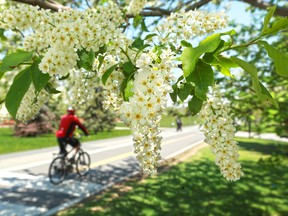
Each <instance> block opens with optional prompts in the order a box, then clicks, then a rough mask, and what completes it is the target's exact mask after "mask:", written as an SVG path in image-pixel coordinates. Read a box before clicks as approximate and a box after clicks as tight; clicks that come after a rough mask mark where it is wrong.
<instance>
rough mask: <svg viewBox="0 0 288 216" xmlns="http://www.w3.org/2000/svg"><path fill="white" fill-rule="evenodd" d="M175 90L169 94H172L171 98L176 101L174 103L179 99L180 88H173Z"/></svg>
mask: <svg viewBox="0 0 288 216" xmlns="http://www.w3.org/2000/svg"><path fill="white" fill-rule="evenodd" d="M173 90H174V91H173V92H172V93H170V94H169V95H170V98H171V100H172V101H173V102H174V103H176V101H177V95H178V88H177V87H176V88H173Z"/></svg>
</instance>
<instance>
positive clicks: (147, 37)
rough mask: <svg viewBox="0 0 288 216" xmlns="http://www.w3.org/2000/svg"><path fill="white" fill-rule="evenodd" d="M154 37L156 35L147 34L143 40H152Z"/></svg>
mask: <svg viewBox="0 0 288 216" xmlns="http://www.w3.org/2000/svg"><path fill="white" fill-rule="evenodd" d="M155 36H157V34H156V33H153V34H148V35H146V37H145V39H144V40H148V39H150V38H153V37H155Z"/></svg>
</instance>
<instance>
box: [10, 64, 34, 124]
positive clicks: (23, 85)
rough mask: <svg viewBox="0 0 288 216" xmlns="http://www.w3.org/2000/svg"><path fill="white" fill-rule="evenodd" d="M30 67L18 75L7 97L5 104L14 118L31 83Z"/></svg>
mask: <svg viewBox="0 0 288 216" xmlns="http://www.w3.org/2000/svg"><path fill="white" fill-rule="evenodd" d="M30 69H31V68H30V67H28V68H25V69H24V70H23V71H21V72H19V73H18V74H17V75H16V77H15V78H14V80H13V83H12V85H11V86H10V89H9V91H8V92H7V95H6V98H5V106H6V108H7V110H8V112H9V113H10V115H11V116H12V117H13V118H14V119H15V118H16V114H17V111H18V109H19V107H20V104H21V101H22V99H23V97H24V95H25V94H26V92H27V91H28V89H29V87H30V84H31V77H30Z"/></svg>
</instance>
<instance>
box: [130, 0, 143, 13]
mask: <svg viewBox="0 0 288 216" xmlns="http://www.w3.org/2000/svg"><path fill="white" fill-rule="evenodd" d="M146 3H147V0H131V1H130V2H129V5H128V7H127V14H129V15H133V16H135V15H137V14H139V13H140V12H141V11H142V9H143V8H144V7H145V5H146ZM126 4H128V2H127V1H126Z"/></svg>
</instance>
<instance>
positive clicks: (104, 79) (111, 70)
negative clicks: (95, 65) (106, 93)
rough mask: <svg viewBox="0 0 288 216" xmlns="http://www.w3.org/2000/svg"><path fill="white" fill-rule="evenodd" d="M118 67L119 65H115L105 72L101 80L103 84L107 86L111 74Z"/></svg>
mask: <svg viewBox="0 0 288 216" xmlns="http://www.w3.org/2000/svg"><path fill="white" fill-rule="evenodd" d="M117 65H118V64H115V65H113V66H111V67H110V68H108V69H107V70H106V71H105V73H104V74H103V75H102V78H101V80H102V83H103V84H104V85H105V84H106V82H107V80H108V78H109V76H110V74H111V73H112V72H113V71H114V70H115V68H116V67H117Z"/></svg>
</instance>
